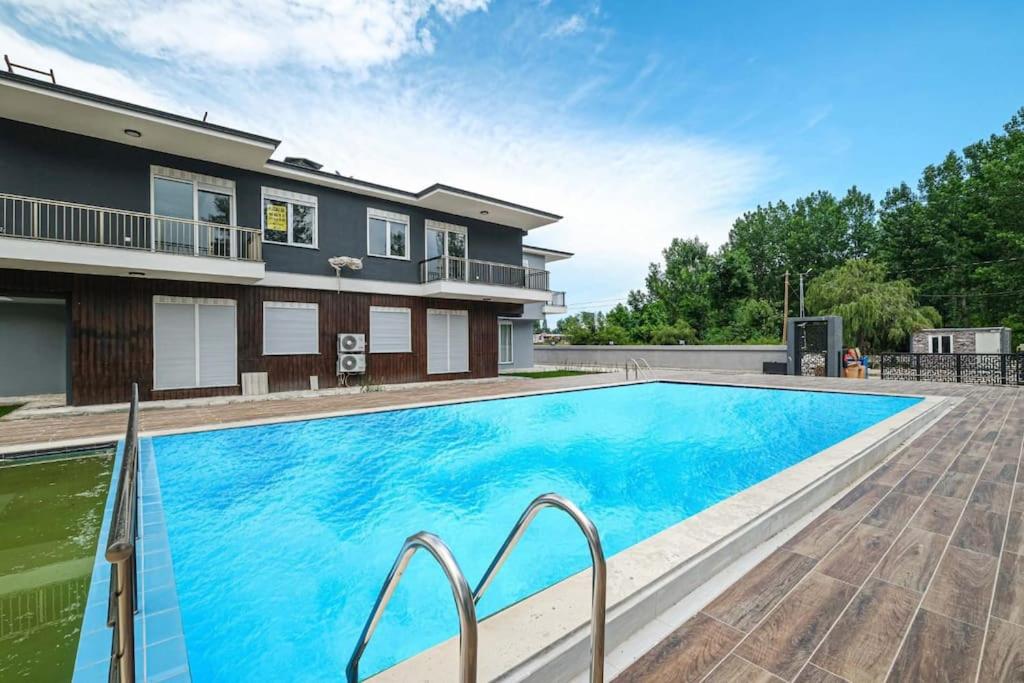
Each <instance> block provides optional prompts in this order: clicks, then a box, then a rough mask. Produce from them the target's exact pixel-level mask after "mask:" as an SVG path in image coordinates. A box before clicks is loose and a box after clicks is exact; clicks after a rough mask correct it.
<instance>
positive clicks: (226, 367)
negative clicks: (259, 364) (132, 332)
mask: <svg viewBox="0 0 1024 683" xmlns="http://www.w3.org/2000/svg"><path fill="white" fill-rule="evenodd" d="M236 329H237V325H236V309H235V302H234V301H231V300H229V299H190V298H186V297H165V296H156V297H153V386H154V388H155V389H158V390H160V389H189V388H194V387H221V386H233V385H235V384H238V367H237V356H238V341H237V337H236Z"/></svg>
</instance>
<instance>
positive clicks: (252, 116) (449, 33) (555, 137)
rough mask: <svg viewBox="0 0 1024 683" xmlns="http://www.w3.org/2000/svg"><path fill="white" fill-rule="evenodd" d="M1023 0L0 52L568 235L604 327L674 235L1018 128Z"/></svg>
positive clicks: (192, 13)
mask: <svg viewBox="0 0 1024 683" xmlns="http://www.w3.org/2000/svg"><path fill="white" fill-rule="evenodd" d="M1022 26H1024V3H1020V2H978V3H967V2H961V3H948V2H946V3H940V2H928V3H925V2H916V3H915V2H904V3H892V2H887V3H882V2H860V3H822V2H815V3H811V2H794V3H763V2H758V3H754V2H746V3H740V2H737V3H697V2H671V3H669V2H663V3H640V2H611V1H607V0H605V1H602V2H594V1H591V2H569V1H560V0H550V1H548V2H543V1H540V2H501V1H498V0H494V1H490V2H488V0H376V1H373V2H367V1H363V0H350V1H349V2H333V3H331V2H326V1H325V2H321V1H320V0H305V1H304V2H303V4H302V5H301V6H296V5H288V4H287V3H284V2H282V1H281V0H270V1H267V2H261V3H249V4H247V5H246V6H244V7H243V6H241V5H239V4H238V3H235V2H231V1H229V0H184V1H182V2H177V3H173V4H171V3H165V2H160V1H158V0H141V1H140V2H133V3H131V4H130V6H126V3H123V2H115V1H114V0H33V1H32V2H0V50H2V51H4V52H7V53H10V54H11V56H12V57H13V58H14V59H15V60H16V61H23V62H30V63H34V64H38V65H40V66H44V67H48V66H53V67H54V68H55V69H56V71H57V74H58V80H59V81H60V82H61V83H63V84H66V85H70V86H73V87H79V88H83V89H89V90H96V91H99V92H104V93H105V94H109V95H113V96H116V97H122V98H125V99H129V100H133V101H139V102H143V103H146V104H152V105H156V106H160V107H164V108H168V109H171V110H173V111H177V112H181V113H186V114H192V115H200V116H201V115H202V113H203V112H205V111H209V112H210V120H212V121H217V122H221V123H225V124H229V125H237V126H241V127H244V128H246V129H250V130H254V131H256V132H263V133H266V134H269V135H273V136H275V137H280V138H282V139H284V141H285V144H284V145H283V146H282V150H281V153H282V154H284V153H299V154H303V155H306V156H310V157H312V158H314V159H317V160H319V161H322V162H324V163H325V164H326V165H327V167H328V168H331V169H333V168H337V169H338V170H340V171H341V172H342V173H343V174H345V175H355V176H357V177H362V178H366V179H369V180H375V181H379V182H384V183H388V184H394V185H398V186H401V187H406V188H409V189H419V188H421V187H423V186H425V185H427V184H429V183H432V182H435V181H440V182H446V183H451V184H455V185H459V186H463V187H466V188H468V189H473V190H477V191H480V192H485V193H488V194H494V195H497V196H501V197H505V198H508V199H510V200H512V201H517V202H522V203H526V204H529V205H534V206H537V207H539V208H542V209H547V210H550V211H554V212H557V213H560V214H563V215H565V217H566V218H565V220H564V221H563V222H562V223H560V224H557V225H555V226H552V227H549V228H543V229H541V230H538V231H536V232H535V233H532V234H531V235H530V236H529V241H530V242H531V243H537V244H541V245H546V246H551V247H556V248H562V249H568V250H570V251H574V252H576V253H577V256H576V258H574V259H572V260H570V261H568V262H563V263H559V264H556V265H555V266H554V267H553V269H552V270H553V272H554V275H555V278H556V279H555V283H556V286H558V287H559V288H564V289H567V290H568V291H569V299H570V303H573V302H575V303H576V304H577V305H578V304H580V303H582V302H591V301H596V302H600V303H599V304H597V305H595V306H587V308H606V307H608V306H609V305H610V304H612V303H614V301H615V300H616V299H619V298H621V297H623V296H624V295H625V293H626V292H627V291H628V290H629V289H631V288H634V287H638V286H640V285H641V284H642V281H643V276H644V273H645V271H646V264H647V263H648V262H649V261H652V260H656V259H658V258H659V255H660V250H661V249H662V248H663V247H664V246H665V245H666V244H667V243H668V241H669V240H670V239H671V237H673V236H684V237H688V236H692V235H697V236H700V237H701V238H702V239H704V240H705V241H708V242H710V243H711V244H712V245H718V244H720V243H721V242H722V241H723V240H724V239H725V237H726V235H727V233H728V228H729V225H730V224H731V222H732V220H733V219H734V218H735V217H736V216H737V215H738V214H740V213H741V212H742V211H743V210H745V209H748V208H753V207H754V206H756V205H757V204H758V203H765V202H768V201H774V200H777V199H787V200H791V199H793V198H795V197H797V196H799V195H801V194H806V193H807V192H810V191H813V190H816V189H827V190H831V191H833V192H837V193H839V192H843V191H844V190H845V189H846V188H847V187H849V186H850V185H852V184H856V185H858V186H859V187H861V188H862V189H864V190H867V191H869V192H871V193H872V194H873V195H874V196H875V197H876V198H880V197H881V195H882V194H883V193H884V191H885V190H886V189H887V188H888V187H891V186H892V185H894V184H896V183H898V182H900V181H901V180H907V181H910V182H913V181H915V180H916V178H917V176H918V174H919V172H920V170H921V168H922V167H923V166H924V165H925V164H927V163H930V162H934V161H937V160H939V159H941V157H942V156H943V155H944V154H945V153H946V152H947V151H949V150H950V149H960V148H962V147H963V146H964V145H966V144H969V143H971V142H973V141H974V140H976V139H978V138H980V137H983V136H986V135H988V134H990V133H993V132H996V131H997V130H998V129H999V127H1000V126H1001V125H1002V124H1003V123H1004V122H1005V121H1006V120H1007V119H1008V118H1009V117H1010V116H1011V115H1012V114H1013V113H1014V112H1015V111H1016V110H1017V109H1018V108H1019V107H1021V106H1024V87H1022V86H1024V50H1022V49H1021V47H1020V46H1021V44H1022V43H1024V29H1022V28H1021V27H1022Z"/></svg>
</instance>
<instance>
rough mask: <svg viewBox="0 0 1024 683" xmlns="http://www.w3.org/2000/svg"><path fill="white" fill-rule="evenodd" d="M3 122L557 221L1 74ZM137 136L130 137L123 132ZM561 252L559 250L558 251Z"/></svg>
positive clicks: (456, 208) (475, 212) (519, 219)
mask: <svg viewBox="0 0 1024 683" xmlns="http://www.w3.org/2000/svg"><path fill="white" fill-rule="evenodd" d="M0 89H2V90H6V92H4V93H3V94H2V96H0V117H2V118H7V119H11V120H14V121H21V122H24V123H29V124H32V125H37V126H43V127H47V128H53V129H56V130H63V131H66V132H70V133H76V134H79V135H87V136H89V137H95V138H99V139H104V140H109V141H111V142H115V143H118V144H124V145H129V146H134V147H142V148H146V149H153V150H157V151H162V152H168V153H171V154H177V155H179V156H184V157H189V158H194V159H201V160H205V161H213V162H216V163H220V164H224V165H227V166H233V167H236V168H241V169H246V170H256V171H260V172H263V173H270V174H272V175H278V176H286V177H292V178H295V179H298V180H303V181H306V182H309V183H313V184H317V185H322V186H325V187H334V188H337V189H341V190H345V191H348V192H353V193H356V194H362V195H366V196H372V197H379V198H383V199H390V200H393V201H397V202H401V203H405V204H409V205H412V206H419V207H423V208H427V209H432V210H435V211H440V212H444V213H449V214H453V215H456V216H463V217H466V218H474V219H477V220H483V221H487V222H491V223H497V224H499V225H505V226H508V227H513V228H519V229H521V230H532V229H534V228H538V227H541V226H544V225H550V224H551V223H554V222H556V221H559V220H561V219H562V216H560V215H558V214H555V213H551V212H549V211H542V210H540V209H535V208H532V207H529V206H525V205H523V204H517V203H515V202H510V201H507V200H504V199H498V198H496V197H491V196H488V195H484V194H480V193H478V192H472V191H470V190H464V189H462V188H458V187H453V186H451V185H445V184H442V183H434V184H433V185H430V186H428V187H426V188H424V189H423V190H420V191H419V192H410V191H408V190H402V189H398V188H394V187H389V186H387V185H382V184H380V183H374V182H370V181H366V180H360V179H357V178H354V177H351V176H343V175H341V174H339V173H334V172H330V171H323V170H315V169H312V168H308V167H305V166H300V165H297V164H289V163H286V162H284V161H279V160H277V159H271V158H270V155H271V154H273V152H274V151H275V150H276V149H277V147H278V145H280V143H281V141H280V140H278V139H276V138H272V137H267V136H265V135H258V134H256V133H250V132H246V131H243V130H238V129H236V128H230V127H228V126H221V125H218V124H215V123H210V122H207V121H202V120H199V119H195V118H191V117H188V116H181V115H179V114H173V113H170V112H166V111H161V110H159V109H154V108H152V107H145V106H142V105H138V104H132V103H131V102H125V101H122V100H117V99H114V98H111V97H106V96H103V95H98V94H96V93H91V92H87V91H84V90H78V89H75V88H69V87H67V86H63V85H56V84H54V83H50V82H49V81H43V80H40V79H38V78H34V77H31V76H25V75H21V74H13V73H9V72H6V71H0ZM129 130H131V131H133V132H138V133H139V135H136V136H133V137H129V135H128V131H129ZM563 253H564V252H563Z"/></svg>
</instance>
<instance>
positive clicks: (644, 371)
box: [626, 358, 654, 380]
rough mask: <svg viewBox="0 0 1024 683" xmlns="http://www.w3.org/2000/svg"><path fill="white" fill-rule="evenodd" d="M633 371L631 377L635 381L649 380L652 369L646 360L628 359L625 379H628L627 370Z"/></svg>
mask: <svg viewBox="0 0 1024 683" xmlns="http://www.w3.org/2000/svg"><path fill="white" fill-rule="evenodd" d="M630 368H632V369H633V376H634V377H635V378H636V379H640V378H641V377H643V378H644V379H651V373H653V372H654V369H653V368H652V367H651V364H650V363H648V362H647V359H646V358H630V359H629V360H628V361H626V379H627V380H628V379H629V370H630Z"/></svg>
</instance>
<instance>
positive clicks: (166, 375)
mask: <svg viewBox="0 0 1024 683" xmlns="http://www.w3.org/2000/svg"><path fill="white" fill-rule="evenodd" d="M195 385H196V307H195V305H194V304H191V303H180V304H179V303H173V304H172V303H154V304H153V386H154V388H156V389H179V388H182V387H194V386H195Z"/></svg>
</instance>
